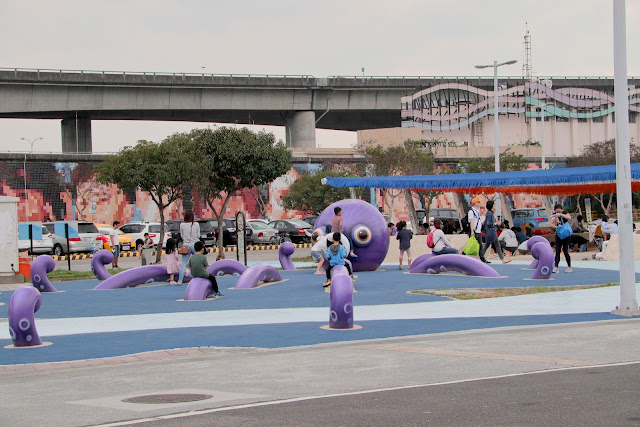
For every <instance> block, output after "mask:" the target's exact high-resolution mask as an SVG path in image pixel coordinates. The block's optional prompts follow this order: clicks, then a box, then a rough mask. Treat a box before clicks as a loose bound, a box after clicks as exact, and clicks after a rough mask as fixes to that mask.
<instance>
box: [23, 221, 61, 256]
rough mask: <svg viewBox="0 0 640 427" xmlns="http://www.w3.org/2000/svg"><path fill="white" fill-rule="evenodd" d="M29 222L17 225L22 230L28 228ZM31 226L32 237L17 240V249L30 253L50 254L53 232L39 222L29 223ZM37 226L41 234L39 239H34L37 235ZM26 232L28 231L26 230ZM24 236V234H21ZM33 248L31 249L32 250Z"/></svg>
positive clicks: (51, 251)
mask: <svg viewBox="0 0 640 427" xmlns="http://www.w3.org/2000/svg"><path fill="white" fill-rule="evenodd" d="M28 226H29V224H25V223H21V224H19V225H18V227H19V228H22V229H23V230H28V228H27V227H28ZM31 226H32V235H31V236H32V238H31V239H29V238H27V239H20V240H18V250H19V251H27V252H29V253H30V254H51V253H53V234H52V233H50V232H49V230H48V229H47V227H45V226H43V225H39V224H31ZM37 228H40V231H41V232H42V236H38V237H41V238H40V239H35V238H34V237H35V236H37V234H36V233H37V230H36V229H37ZM27 233H28V231H27ZM23 237H24V236H23ZM32 249H33V250H32Z"/></svg>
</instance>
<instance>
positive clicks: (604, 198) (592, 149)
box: [567, 138, 640, 215]
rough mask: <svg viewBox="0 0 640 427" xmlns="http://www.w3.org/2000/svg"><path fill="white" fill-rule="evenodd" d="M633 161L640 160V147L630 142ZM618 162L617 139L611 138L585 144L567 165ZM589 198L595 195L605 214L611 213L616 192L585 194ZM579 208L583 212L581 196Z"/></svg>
mask: <svg viewBox="0 0 640 427" xmlns="http://www.w3.org/2000/svg"><path fill="white" fill-rule="evenodd" d="M629 149H630V155H631V162H632V163H637V162H640V147H638V146H637V145H635V144H630V147H629ZM615 164H616V140H615V138H614V139H609V140H607V141H599V142H594V143H593V144H589V145H586V146H584V147H583V148H582V149H581V150H580V154H579V155H577V156H571V157H569V158H567V167H570V168H575V167H586V166H602V165H615ZM585 196H586V197H587V198H589V197H593V198H594V199H596V200H597V201H598V203H600V206H601V207H602V210H603V212H604V213H605V215H609V211H610V210H611V206H612V205H613V201H614V198H615V193H608V194H605V193H601V194H592V195H585ZM576 203H577V209H578V211H579V212H582V206H581V205H580V197H578V198H577V202H576Z"/></svg>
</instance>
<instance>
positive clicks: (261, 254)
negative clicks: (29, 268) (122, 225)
mask: <svg viewBox="0 0 640 427" xmlns="http://www.w3.org/2000/svg"><path fill="white" fill-rule="evenodd" d="M301 251H304V253H302V252H301V254H300V256H306V255H307V254H308V250H301ZM224 256H225V258H228V259H236V252H225V254H224ZM216 257H217V252H211V253H209V254H208V255H207V259H208V260H209V264H211V263H213V262H214V261H215V260H216ZM247 259H248V261H249V262H252V261H274V260H277V259H278V251H277V250H268V251H267V250H265V251H247ZM163 262H164V256H163ZM118 265H119V266H120V267H122V268H133V267H139V266H140V265H142V264H141V262H140V257H135V256H134V257H123V258H120V260H119V261H118ZM67 269H68V261H66V260H65V261H56V270H67ZM71 270H72V271H91V259H83V260H71Z"/></svg>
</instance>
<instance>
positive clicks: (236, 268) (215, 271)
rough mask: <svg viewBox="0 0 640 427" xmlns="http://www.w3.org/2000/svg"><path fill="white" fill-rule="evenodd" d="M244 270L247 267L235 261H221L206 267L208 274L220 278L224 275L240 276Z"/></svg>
mask: <svg viewBox="0 0 640 427" xmlns="http://www.w3.org/2000/svg"><path fill="white" fill-rule="evenodd" d="M246 270H247V267H246V266H245V265H244V264H243V263H241V262H240V261H236V260H235V259H221V260H219V261H216V262H214V263H213V264H211V265H210V266H209V267H207V271H208V272H209V274H211V275H214V276H222V275H224V274H242V273H244V272H245V271H246Z"/></svg>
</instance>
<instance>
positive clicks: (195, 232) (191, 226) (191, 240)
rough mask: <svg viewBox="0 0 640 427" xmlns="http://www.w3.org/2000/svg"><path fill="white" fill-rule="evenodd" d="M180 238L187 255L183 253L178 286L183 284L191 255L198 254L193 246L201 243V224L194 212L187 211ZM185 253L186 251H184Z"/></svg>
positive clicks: (181, 225) (181, 226)
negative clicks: (196, 219)
mask: <svg viewBox="0 0 640 427" xmlns="http://www.w3.org/2000/svg"><path fill="white" fill-rule="evenodd" d="M180 237H182V247H183V248H184V247H186V248H188V249H187V253H186V254H185V253H182V263H181V264H180V274H179V275H178V284H182V279H184V272H185V270H186V269H187V263H188V262H189V258H190V257H191V255H194V254H195V253H196V251H195V249H194V248H193V245H194V244H195V243H196V242H198V241H200V224H198V223H197V222H196V221H195V218H194V217H193V211H192V210H191V209H187V210H186V211H185V213H184V219H183V221H182V224H180ZM182 251H185V249H182Z"/></svg>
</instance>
